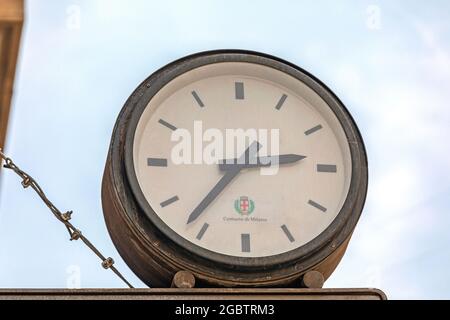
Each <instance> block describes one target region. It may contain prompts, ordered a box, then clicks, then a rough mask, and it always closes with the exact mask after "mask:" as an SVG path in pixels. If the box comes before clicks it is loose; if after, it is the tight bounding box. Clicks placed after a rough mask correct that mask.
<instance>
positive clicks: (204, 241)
mask: <svg viewBox="0 0 450 320" xmlns="http://www.w3.org/2000/svg"><path fill="white" fill-rule="evenodd" d="M195 121H201V122H202V126H203V130H207V129H209V128H217V129H219V130H221V132H223V133H224V134H225V130H226V129H237V128H242V129H268V130H273V129H279V154H281V155H283V154H285V155H301V156H304V157H305V158H302V159H301V160H298V161H296V162H293V163H289V164H286V165H283V164H280V166H279V170H278V172H277V173H276V174H274V175H262V174H261V170H260V169H259V168H246V169H243V170H241V171H240V172H239V173H238V174H237V175H236V176H235V177H234V179H232V181H231V182H229V183H228V184H227V185H226V186H225V187H224V188H223V190H221V191H220V192H219V194H218V195H217V196H216V197H215V198H214V200H213V201H211V203H210V204H208V205H207V206H206V207H205V208H203V210H201V213H200V214H199V215H198V216H197V217H195V219H194V220H193V221H190V223H187V222H188V220H189V218H190V216H191V214H192V213H193V211H194V210H195V209H196V207H198V206H199V204H200V203H201V201H202V200H203V199H204V198H205V197H206V195H207V194H208V193H209V192H210V191H211V190H212V189H213V188H214V186H215V185H216V184H217V183H218V182H219V181H220V180H221V179H222V178H223V177H224V175H225V174H227V171H221V170H219V165H218V164H205V163H201V164H175V163H174V161H173V159H172V156H171V155H172V150H173V148H174V146H175V145H176V144H177V143H178V142H174V141H171V135H172V134H173V132H174V130H177V129H181V128H183V129H187V130H188V131H190V132H192V134H193V135H194V123H195ZM206 145H208V143H207V142H204V146H206ZM268 147H269V146H268ZM244 151H245V146H242V148H240V150H237V156H239V155H240V154H242V153H243V152H244ZM192 152H194V150H193V151H192ZM268 153H269V154H270V155H273V154H272V153H271V152H270V148H269V152H268ZM133 161H134V168H135V173H136V177H137V181H138V184H139V186H140V189H141V190H142V193H143V195H144V197H145V200H146V201H147V202H148V204H149V205H150V206H151V208H152V209H153V211H154V212H155V214H156V215H157V216H158V217H159V218H160V219H161V220H162V221H163V222H164V223H165V224H166V225H167V226H168V227H169V228H170V229H172V230H173V231H174V232H175V233H176V234H178V235H179V236H181V237H182V238H184V239H186V240H187V241H189V242H191V243H193V244H195V245H197V246H199V247H202V248H204V249H207V250H210V251H213V252H216V253H220V254H225V255H231V256H237V257H267V256H273V255H277V254H281V253H285V252H288V251H291V250H294V249H296V248H299V247H301V246H303V245H305V244H306V243H308V242H309V241H311V240H313V239H314V238H316V237H317V236H319V234H321V233H322V232H323V231H324V230H325V229H326V228H327V227H328V226H329V225H330V224H331V223H332V222H333V220H334V219H335V218H336V216H337V215H338V213H339V211H340V209H341V207H342V206H343V203H344V201H345V199H346V197H347V193H348V190H349V185H350V178H351V173H352V172H351V171H352V168H351V155H350V149H349V145H348V142H347V139H346V136H345V133H344V130H343V129H342V127H341V124H340V122H339V121H338V119H337V117H336V116H335V114H334V113H333V111H332V110H331V109H330V108H329V107H328V106H327V104H326V103H325V102H324V101H323V100H322V99H321V98H320V97H319V95H318V94H316V93H315V92H314V91H313V90H312V89H310V88H309V87H308V86H306V85H305V84H303V83H302V82H300V81H299V80H297V79H295V78H293V77H291V76H289V75H287V74H285V73H283V72H281V71H278V70H276V69H273V68H269V67H266V66H262V65H258V64H252V63H243V62H224V63H217V64H210V65H206V66H202V67H199V68H196V69H193V70H191V71H188V72H187V73H184V74H183V75H181V76H179V77H177V78H175V79H173V80H171V81H170V82H169V83H168V84H166V85H165V86H164V87H163V88H162V89H161V90H160V91H159V92H158V93H157V94H156V95H155V96H154V97H153V98H152V99H151V100H150V102H149V104H148V106H147V107H146V108H145V110H144V112H143V113H142V115H141V117H140V120H139V122H138V125H137V129H136V133H135V135H134V142H133Z"/></svg>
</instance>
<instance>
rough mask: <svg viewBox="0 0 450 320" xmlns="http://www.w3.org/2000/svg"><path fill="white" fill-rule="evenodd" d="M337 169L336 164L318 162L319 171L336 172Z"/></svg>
mask: <svg viewBox="0 0 450 320" xmlns="http://www.w3.org/2000/svg"><path fill="white" fill-rule="evenodd" d="M336 171H337V168H336V165H335V164H318V165H317V172H328V173H334V172H336Z"/></svg>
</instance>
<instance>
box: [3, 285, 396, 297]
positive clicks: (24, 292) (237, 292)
mask: <svg viewBox="0 0 450 320" xmlns="http://www.w3.org/2000/svg"><path fill="white" fill-rule="evenodd" d="M31 299H32V300H386V299H387V298H386V295H385V294H384V293H383V292H382V291H380V290H378V289H272V288H267V289H242V288H241V289H230V288H221V289H217V288H214V289H212V288H211V289H206V288H203V289H0V300H31Z"/></svg>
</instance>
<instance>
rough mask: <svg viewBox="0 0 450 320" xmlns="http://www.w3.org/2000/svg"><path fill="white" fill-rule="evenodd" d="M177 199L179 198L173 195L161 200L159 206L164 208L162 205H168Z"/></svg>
mask: <svg viewBox="0 0 450 320" xmlns="http://www.w3.org/2000/svg"><path fill="white" fill-rule="evenodd" d="M178 200H180V199H179V198H178V196H174V197H172V198H169V199H167V200H165V201H163V202H161V203H160V205H161V207H163V208H164V207H166V206H168V205H169V204H171V203H174V202H175V201H178Z"/></svg>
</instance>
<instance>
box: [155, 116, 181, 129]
mask: <svg viewBox="0 0 450 320" xmlns="http://www.w3.org/2000/svg"><path fill="white" fill-rule="evenodd" d="M158 122H159V123H161V124H162V125H163V126H165V127H167V128H169V129H170V130H173V131H175V130H177V127H175V126H174V125H173V124H170V123H168V122H167V121H164V120H163V119H159V121H158Z"/></svg>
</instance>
